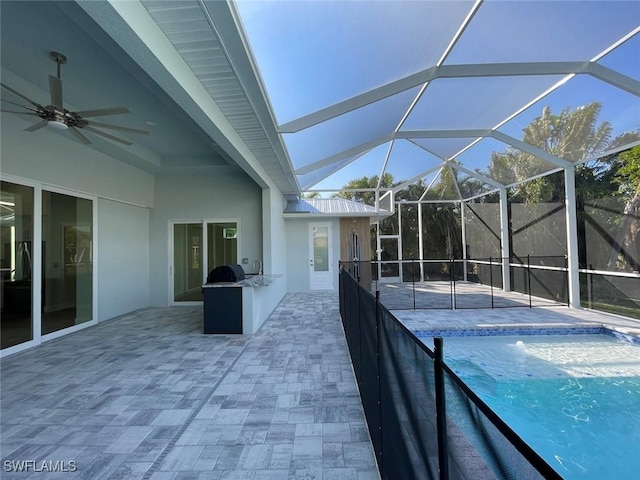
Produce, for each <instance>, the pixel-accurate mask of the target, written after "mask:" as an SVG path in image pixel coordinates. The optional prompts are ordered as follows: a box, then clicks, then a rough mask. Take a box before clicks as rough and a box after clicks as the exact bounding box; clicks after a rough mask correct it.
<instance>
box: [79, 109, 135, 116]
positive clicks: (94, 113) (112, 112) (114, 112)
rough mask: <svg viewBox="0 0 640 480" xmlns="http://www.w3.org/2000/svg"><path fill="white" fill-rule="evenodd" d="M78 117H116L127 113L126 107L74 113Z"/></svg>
mask: <svg viewBox="0 0 640 480" xmlns="http://www.w3.org/2000/svg"><path fill="white" fill-rule="evenodd" d="M74 113H75V114H76V115H78V116H80V117H101V116H104V115H118V114H120V113H129V110H128V109H127V108H126V107H113V108H100V109H97V110H84V111H82V112H74Z"/></svg>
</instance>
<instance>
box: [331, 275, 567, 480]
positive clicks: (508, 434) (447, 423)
mask: <svg viewBox="0 0 640 480" xmlns="http://www.w3.org/2000/svg"><path fill="white" fill-rule="evenodd" d="M339 294H340V314H341V316H342V322H343V327H344V332H345V335H346V338H347V343H348V345H349V352H350V355H351V361H352V364H353V369H354V371H355V375H356V379H357V382H358V387H359V389H360V397H361V400H362V405H363V407H364V412H365V416H366V420H367V424H368V427H369V432H370V435H371V441H372V443H373V448H374V450H375V455H376V459H377V462H378V468H379V471H380V475H381V477H382V478H383V479H398V478H402V479H440V480H447V479H468V480H477V479H480V478H482V479H491V478H498V479H514V480H515V479H518V480H522V479H541V478H549V479H560V478H562V477H560V476H559V475H558V474H557V473H556V472H555V470H553V469H552V468H551V466H550V465H549V464H548V463H546V462H545V461H544V460H543V459H542V458H541V457H540V456H539V455H538V454H537V453H536V452H535V451H533V450H532V449H531V447H529V446H528V445H527V444H526V443H525V442H524V441H523V440H522V439H521V438H520V437H519V436H518V435H517V434H516V433H515V432H514V431H513V430H512V429H511V428H510V427H509V426H508V425H506V424H505V423H504V422H503V421H502V420H501V419H500V418H499V417H498V416H497V415H496V414H495V413H494V412H493V411H492V410H491V409H490V408H489V407H488V406H487V405H486V404H485V403H484V402H483V401H482V400H480V398H479V397H478V396H477V395H475V394H474V393H473V392H472V391H471V390H470V389H469V388H468V387H467V386H466V385H465V383H464V382H463V381H462V380H461V379H460V378H459V377H458V376H457V375H456V374H455V373H454V372H453V371H452V370H451V369H450V368H449V367H448V366H447V364H446V362H444V361H443V358H442V352H443V341H442V339H435V345H436V348H434V349H433V350H432V349H430V348H429V347H427V346H426V345H425V344H424V343H422V342H421V341H420V340H419V339H418V338H417V337H416V336H415V335H413V334H412V333H411V332H410V331H409V330H408V329H406V328H405V327H404V326H403V325H402V324H401V323H400V322H399V321H398V320H397V319H396V318H395V317H394V316H393V315H392V314H391V313H390V312H389V310H387V309H386V308H385V307H384V306H383V305H382V304H381V303H380V301H379V299H378V298H376V296H375V295H374V294H372V293H371V292H370V291H369V290H367V289H365V288H363V287H362V286H361V285H359V284H358V282H357V281H356V279H355V278H354V277H353V276H352V275H351V274H350V273H349V272H348V271H347V270H346V269H341V271H340V292H339Z"/></svg>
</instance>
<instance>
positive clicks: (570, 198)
mask: <svg viewBox="0 0 640 480" xmlns="http://www.w3.org/2000/svg"><path fill="white" fill-rule="evenodd" d="M564 201H565V207H566V208H565V212H566V222H567V223H566V224H567V277H568V282H567V283H568V284H569V291H568V292H567V293H568V295H569V306H570V307H572V308H580V273H579V268H580V261H579V258H578V213H577V209H576V171H575V169H574V168H573V167H572V168H565V169H564Z"/></svg>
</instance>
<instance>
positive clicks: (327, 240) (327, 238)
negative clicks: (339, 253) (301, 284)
mask: <svg viewBox="0 0 640 480" xmlns="http://www.w3.org/2000/svg"><path fill="white" fill-rule="evenodd" d="M309 238H310V251H309V271H310V278H309V288H310V289H311V290H333V268H332V265H331V224H330V223H311V224H309Z"/></svg>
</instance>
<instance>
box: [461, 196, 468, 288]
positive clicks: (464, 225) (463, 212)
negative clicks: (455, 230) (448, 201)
mask: <svg viewBox="0 0 640 480" xmlns="http://www.w3.org/2000/svg"><path fill="white" fill-rule="evenodd" d="M460 229H461V230H462V232H461V234H462V260H463V261H462V267H463V268H462V271H463V274H464V277H463V278H464V281H465V282H466V281H467V221H466V210H465V203H464V202H460Z"/></svg>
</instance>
